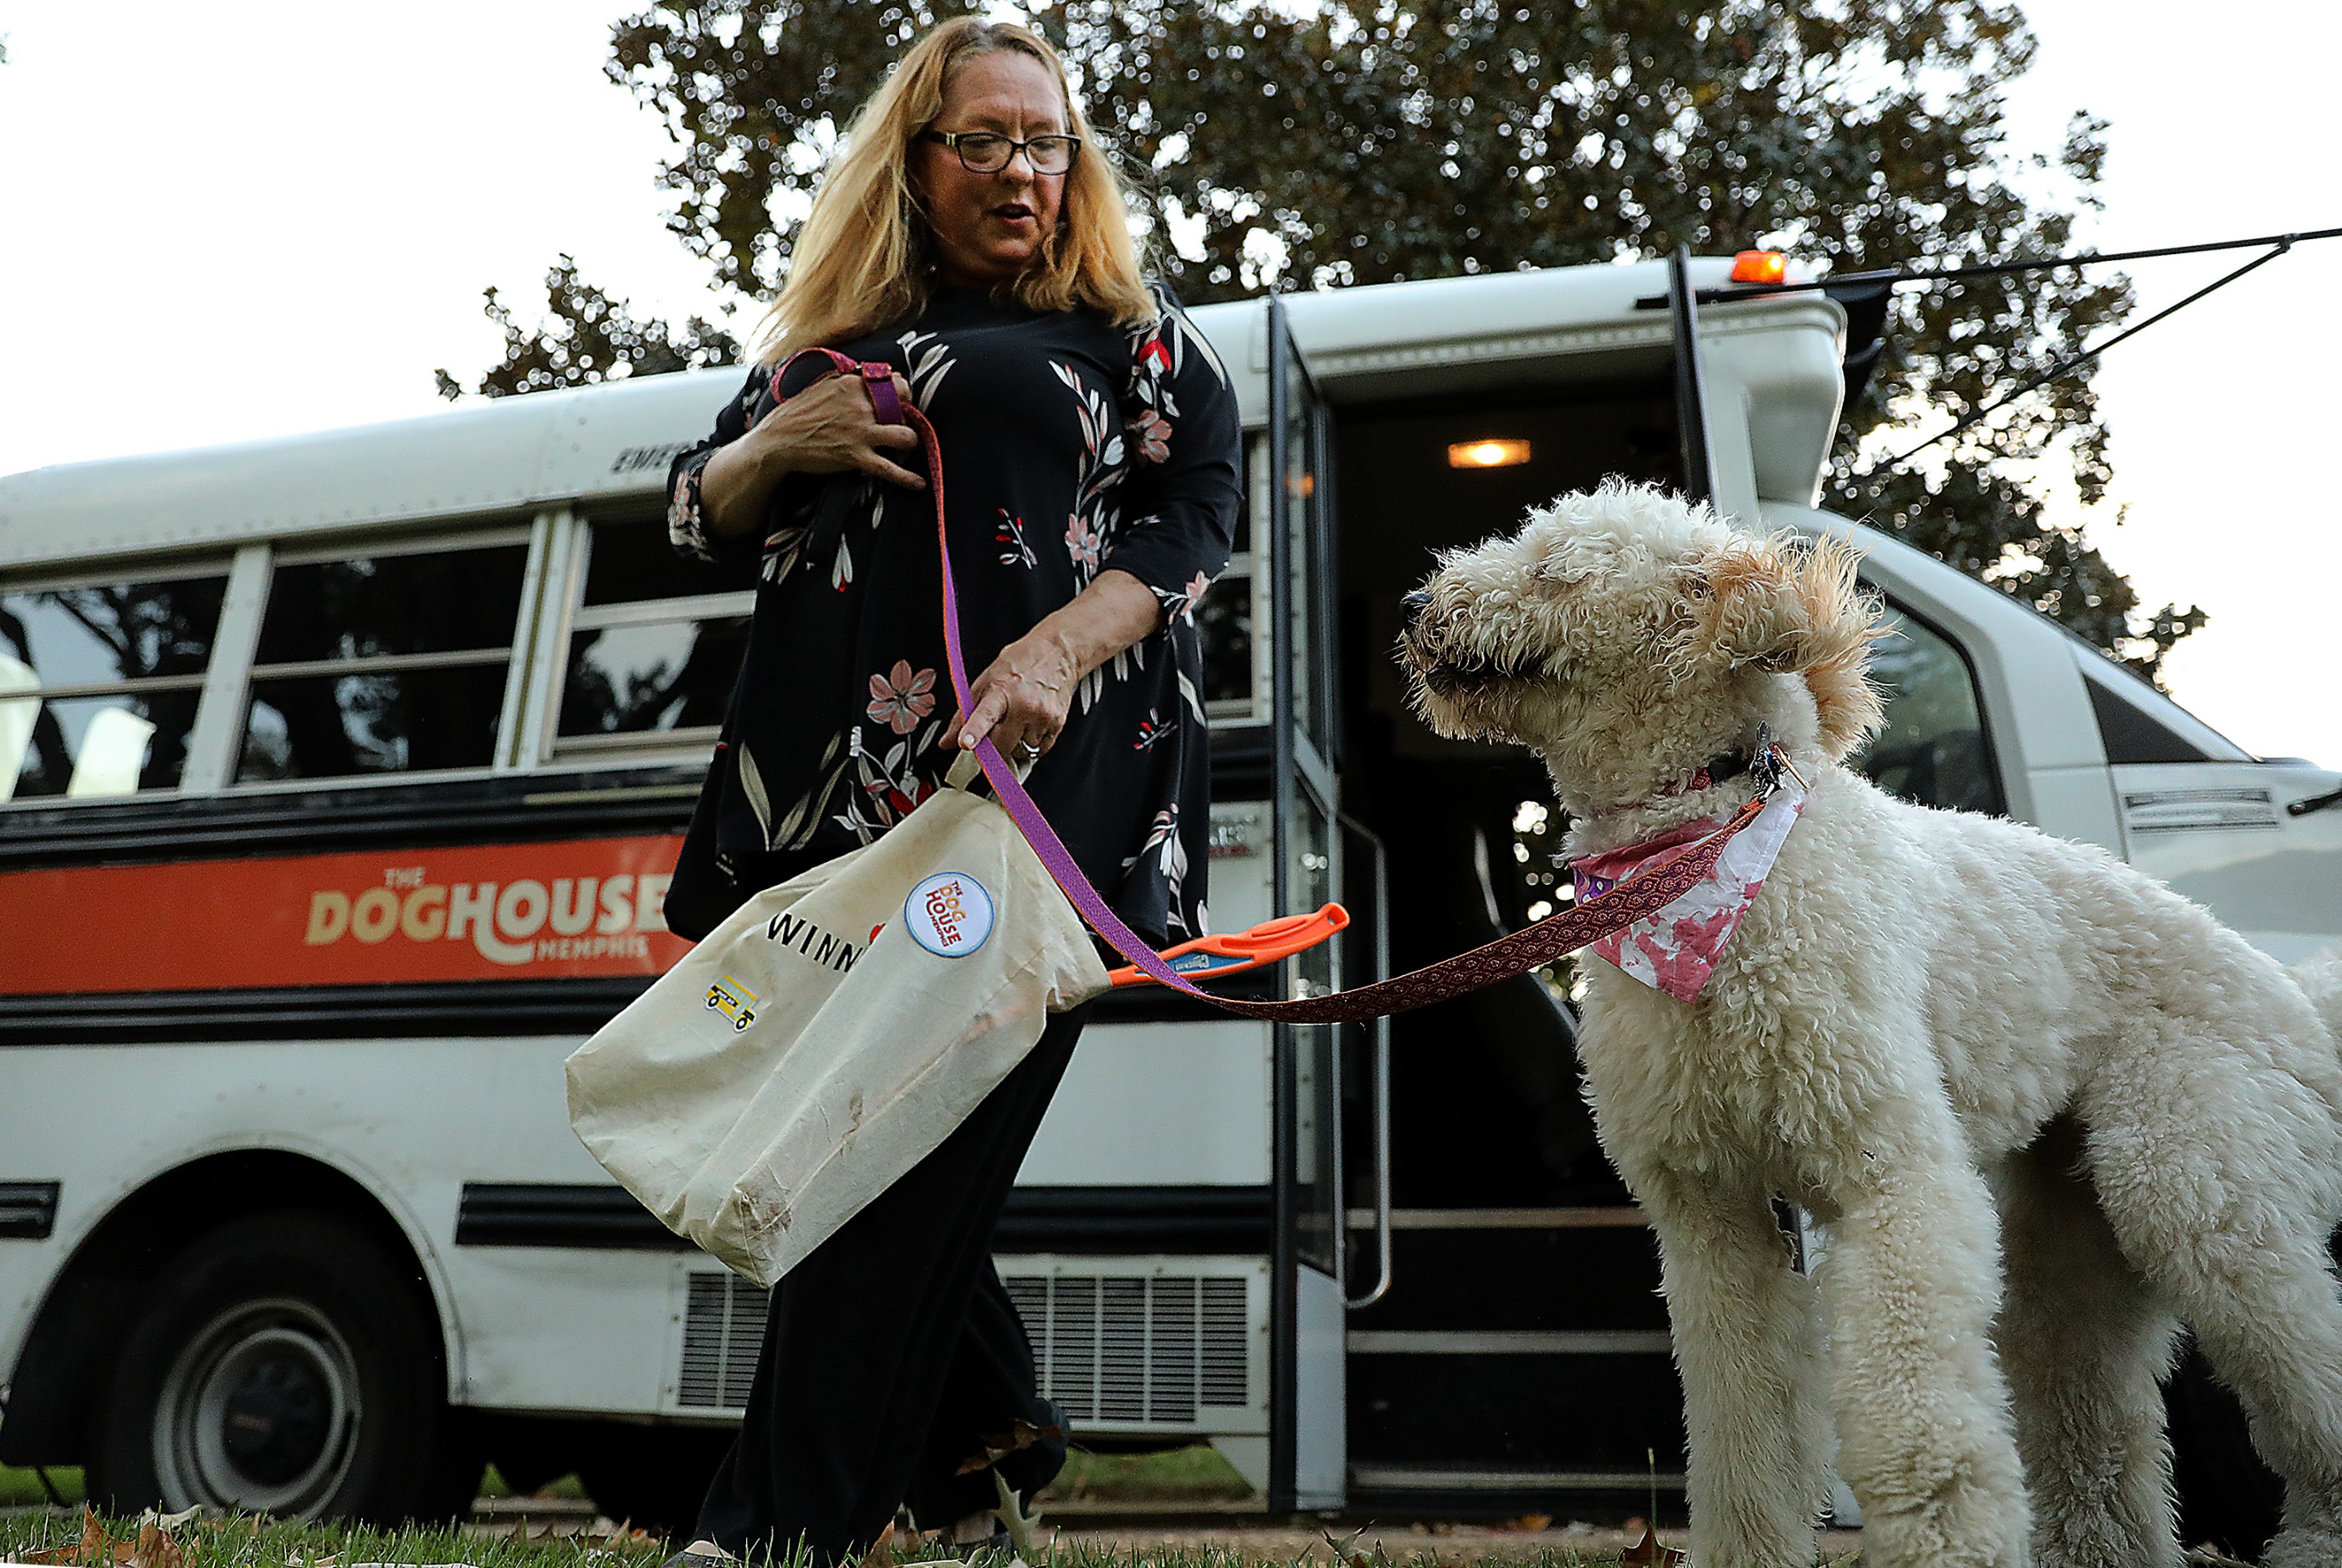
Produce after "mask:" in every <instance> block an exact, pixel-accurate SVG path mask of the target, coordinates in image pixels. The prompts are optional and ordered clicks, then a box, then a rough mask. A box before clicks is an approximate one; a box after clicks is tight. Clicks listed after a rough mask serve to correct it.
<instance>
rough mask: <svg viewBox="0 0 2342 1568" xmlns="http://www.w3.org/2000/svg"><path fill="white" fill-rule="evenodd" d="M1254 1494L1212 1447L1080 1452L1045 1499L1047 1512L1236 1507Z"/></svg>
mask: <svg viewBox="0 0 2342 1568" xmlns="http://www.w3.org/2000/svg"><path fill="white" fill-rule="evenodd" d="M1252 1494H1253V1493H1252V1488H1251V1486H1250V1485H1248V1484H1246V1481H1245V1478H1244V1477H1243V1476H1241V1475H1238V1474H1237V1473H1236V1467H1235V1466H1234V1465H1232V1464H1230V1463H1228V1462H1227V1461H1226V1460H1225V1459H1223V1458H1221V1457H1220V1451H1219V1450H1218V1449H1216V1448H1214V1447H1213V1446H1212V1445H1211V1444H1210V1443H1196V1444H1195V1445H1194V1446H1192V1447H1188V1448H1172V1449H1166V1450H1163V1451H1161V1452H1159V1453H1087V1452H1086V1451H1084V1450H1082V1449H1079V1448H1076V1449H1074V1450H1073V1451H1071V1452H1070V1453H1067V1454H1066V1467H1065V1469H1063V1470H1061V1471H1059V1472H1058V1473H1057V1478H1056V1480H1055V1481H1053V1482H1051V1483H1049V1486H1048V1489H1047V1490H1046V1491H1045V1492H1043V1493H1041V1495H1040V1499H1039V1502H1040V1504H1041V1506H1042V1507H1043V1508H1044V1509H1046V1508H1047V1507H1048V1505H1049V1504H1050V1503H1053V1502H1057V1501H1060V1500H1063V1501H1066V1502H1081V1503H1223V1502H1226V1503H1234V1502H1240V1501H1242V1500H1243V1499H1245V1498H1246V1497H1250V1496H1251V1495H1252Z"/></svg>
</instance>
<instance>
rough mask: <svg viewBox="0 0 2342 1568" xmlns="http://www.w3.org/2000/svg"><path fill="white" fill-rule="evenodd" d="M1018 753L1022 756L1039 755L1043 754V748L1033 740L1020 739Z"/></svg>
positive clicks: (1017, 745)
mask: <svg viewBox="0 0 2342 1568" xmlns="http://www.w3.org/2000/svg"><path fill="white" fill-rule="evenodd" d="M1016 754H1017V755H1018V756H1020V757H1037V756H1039V755H1040V754H1041V748H1040V747H1039V746H1036V745H1035V744H1033V743H1032V742H1031V741H1018V742H1017V743H1016Z"/></svg>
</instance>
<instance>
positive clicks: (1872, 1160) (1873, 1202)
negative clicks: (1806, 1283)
mask: <svg viewBox="0 0 2342 1568" xmlns="http://www.w3.org/2000/svg"><path fill="white" fill-rule="evenodd" d="M1907 1104H1909V1103H1907ZM1872 1109H1873V1114H1874V1115H1875V1116H1876V1118H1877V1122H1876V1124H1877V1125H1881V1126H1894V1125H1896V1124H1897V1122H1898V1121H1899V1122H1900V1124H1901V1126H1902V1127H1903V1128H1904V1129H1907V1130H1908V1131H1910V1132H1912V1133H1916V1134H1920V1136H1919V1137H1915V1138H1913V1139H1912V1140H1911V1142H1909V1143H1907V1144H1904V1146H1903V1147H1901V1148H1900V1149H1895V1150H1866V1151H1865V1162H1864V1163H1865V1167H1866V1168H1864V1169H1863V1170H1861V1171H1859V1172H1857V1173H1851V1174H1850V1181H1849V1185H1851V1186H1852V1187H1853V1188H1854V1190H1852V1191H1846V1192H1843V1193H1842V1195H1841V1197H1840V1206H1839V1212H1838V1213H1837V1214H1836V1215H1835V1216H1833V1217H1831V1218H1830V1220H1829V1222H1828V1225H1827V1231H1828V1238H1829V1253H1828V1257H1827V1261H1826V1262H1825V1263H1823V1264H1822V1266H1821V1269H1820V1271H1819V1281H1820V1284H1821V1290H1822V1296H1823V1299H1824V1301H1825V1302H1827V1304H1828V1307H1829V1313H1830V1357H1831V1372H1832V1381H1833V1386H1834V1390H1835V1394H1836V1403H1837V1434H1838V1441H1839V1448H1838V1471H1839V1473H1841V1474H1842V1475H1844V1476H1845V1477H1846V1480H1847V1484H1848V1485H1849V1486H1851V1487H1852V1488H1853V1489H1854V1494H1855V1497H1856V1498H1857V1500H1858V1501H1859V1502H1860V1503H1861V1504H1862V1523H1863V1561H1864V1562H1865V1563H1867V1564H1869V1568H1956V1565H1957V1568H2021V1565H2022V1564H2023V1563H2026V1562H2027V1559H2028V1557H2029V1555H2030V1553H2029V1551H2028V1538H2029V1535H2030V1529H2029V1521H2028V1518H2027V1505H2026V1496H2025V1484H2024V1480H2023V1473H2022V1471H2021V1469H2020V1467H2019V1465H2018V1463H2017V1440H2016V1436H2015V1433H2013V1431H2012V1430H2011V1423H2010V1418H2009V1412H2008V1391H2007V1384H2006V1383H2004V1382H2003V1380H2002V1378H2001V1373H2000V1367H1999V1364H1998V1363H1997V1361H1996V1359H1995V1358H1994V1355H1993V1347H1992V1324H1993V1319H1994V1316H1995V1315H1996V1313H1997V1311H1998V1308H1999V1304H2000V1261H1999V1257H1998V1255H1997V1254H1998V1248H1997V1243H1996V1235H1995V1226H1994V1216H1993V1204H1992V1196H1991V1193H1990V1192H1989V1190H1988V1189H1987V1187H1986V1185H1985V1181H1984V1178H1983V1176H1981V1175H1980V1174H1977V1171H1976V1169H1975V1168H1974V1167H1973V1166H1972V1165H1970V1164H1968V1160H1967V1150H1966V1148H1965V1146H1964V1144H1962V1142H1961V1139H1960V1136H1959V1133H1958V1129H1957V1127H1956V1126H1954V1125H1953V1124H1952V1119H1951V1112H1950V1108H1949V1107H1948V1106H1944V1105H1941V1104H1937V1105H1934V1106H1928V1105H1926V1104H1912V1105H1911V1107H1910V1108H1909V1109H1907V1110H1906V1111H1904V1112H1902V1113H1900V1114H1899V1115H1898V1116H1897V1117H1896V1118H1889V1117H1887V1115H1886V1114H1884V1113H1881V1112H1878V1111H1877V1108H1876V1107H1873V1108H1872ZM1931 1123H1933V1124H1934V1125H1933V1126H1930V1124H1931Z"/></svg>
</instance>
